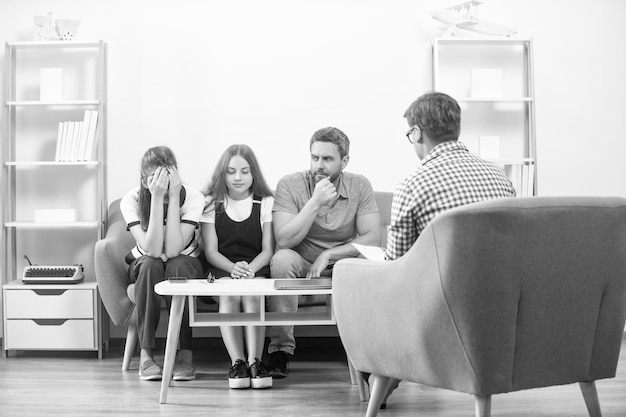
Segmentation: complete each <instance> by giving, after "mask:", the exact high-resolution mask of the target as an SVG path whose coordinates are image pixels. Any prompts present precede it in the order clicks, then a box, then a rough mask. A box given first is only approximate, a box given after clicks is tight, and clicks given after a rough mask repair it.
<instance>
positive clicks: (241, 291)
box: [154, 279, 365, 404]
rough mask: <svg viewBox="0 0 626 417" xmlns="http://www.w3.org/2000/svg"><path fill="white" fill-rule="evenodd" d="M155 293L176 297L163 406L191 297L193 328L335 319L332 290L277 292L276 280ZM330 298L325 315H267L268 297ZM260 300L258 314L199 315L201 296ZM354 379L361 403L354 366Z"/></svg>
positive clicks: (163, 288) (193, 284) (169, 287)
mask: <svg viewBox="0 0 626 417" xmlns="http://www.w3.org/2000/svg"><path fill="white" fill-rule="evenodd" d="M154 290H155V292H156V293H157V294H160V295H169V296H172V306H171V311H170V319H169V324H168V328H167V343H166V346H165V361H164V365H163V380H162V381H161V395H160V398H159V402H160V403H161V404H164V403H165V402H166V400H167V390H168V388H169V386H170V383H171V380H172V372H173V370H174V361H175V358H176V350H177V347H178V335H179V332H180V325H181V320H182V317H183V308H184V306H185V297H189V324H190V325H191V326H206V327H208V326H285V325H298V326H301V325H334V324H336V322H335V316H334V314H333V309H332V302H331V301H332V298H331V296H332V293H333V290H332V288H327V289H308V288H300V289H297V290H277V289H275V288H274V280H273V279H241V280H234V279H218V280H216V281H215V282H213V283H208V282H207V280H206V279H190V280H187V281H186V282H184V283H173V282H169V281H163V282H160V283H158V284H157V285H156V286H155V287H154ZM320 294H321V295H326V296H327V300H326V309H325V310H322V311H314V312H311V311H298V312H295V313H271V312H266V311H265V297H271V296H275V295H320ZM223 295H237V296H258V297H259V303H260V309H259V312H257V313H218V312H211V313H206V312H198V311H196V310H197V309H196V297H198V296H223ZM348 365H349V367H350V377H351V380H352V383H353V384H357V383H358V384H359V394H360V396H361V400H363V399H364V395H365V394H364V386H363V384H362V383H361V382H362V381H361V378H359V377H358V376H357V375H356V372H355V371H354V370H353V368H352V366H351V365H350V364H348Z"/></svg>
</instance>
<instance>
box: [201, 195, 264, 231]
mask: <svg viewBox="0 0 626 417" xmlns="http://www.w3.org/2000/svg"><path fill="white" fill-rule="evenodd" d="M210 198H211V197H207V199H210ZM224 206H225V208H226V214H227V215H228V217H230V218H231V220H233V221H236V222H242V221H244V220H246V219H247V218H248V217H250V214H252V195H250V196H248V197H246V198H244V199H243V200H233V199H232V198H230V197H228V196H226V198H225V200H224ZM273 206H274V197H271V196H268V197H263V198H262V199H261V228H263V223H267V222H271V221H272V207H273ZM200 223H213V224H215V204H214V203H213V202H211V204H210V205H209V206H208V207H207V208H206V209H205V210H204V212H203V213H202V216H201V217H200Z"/></svg>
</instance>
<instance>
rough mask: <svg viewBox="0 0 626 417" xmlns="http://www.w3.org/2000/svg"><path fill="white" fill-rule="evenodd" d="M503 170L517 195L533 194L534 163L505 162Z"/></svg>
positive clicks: (526, 195)
mask: <svg viewBox="0 0 626 417" xmlns="http://www.w3.org/2000/svg"><path fill="white" fill-rule="evenodd" d="M504 172H505V174H506V176H507V177H509V179H510V180H511V183H512V184H513V188H515V192H516V194H517V196H518V197H532V196H533V195H534V191H535V189H534V185H535V163H534V162H533V161H524V162H519V163H510V164H505V165H504Z"/></svg>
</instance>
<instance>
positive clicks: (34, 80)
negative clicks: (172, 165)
mask: <svg viewBox="0 0 626 417" xmlns="http://www.w3.org/2000/svg"><path fill="white" fill-rule="evenodd" d="M43 68H61V71H62V72H61V73H62V80H61V86H60V90H61V96H60V97H59V99H54V100H44V101H42V100H40V88H41V85H40V80H41V78H40V70H41V69H43ZM106 72H107V51H106V43H105V42H104V41H101V40H100V41H93V42H75V41H44V42H7V43H6V45H5V80H6V84H5V100H4V137H3V140H2V205H1V208H0V210H1V213H0V215H1V216H0V218H1V219H2V247H1V250H2V260H3V262H2V263H3V265H2V272H1V273H2V281H1V282H2V284H3V293H4V295H5V297H6V296H7V294H8V296H9V297H17V296H20V297H21V294H30V291H28V290H32V291H35V290H37V291H39V292H37V291H35V295H32V296H33V297H37V296H38V295H40V294H45V293H46V291H49V292H52V293H54V294H56V295H57V296H59V300H63V299H65V298H67V299H74V296H75V295H76V294H79V295H80V296H79V298H81V297H82V299H84V300H93V303H94V311H95V313H94V314H92V315H91V316H88V317H83V316H84V315H83V316H81V320H82V319H87V320H91V322H92V323H91V324H89V326H91V327H92V328H94V329H96V330H95V332H96V334H95V336H94V338H95V339H94V340H95V341H94V343H93V344H89V343H88V344H80V345H79V347H81V348H82V347H85V350H98V352H99V354H100V356H101V345H102V341H101V332H100V330H99V329H100V327H101V326H100V324H99V323H100V312H101V310H102V308H101V305H100V301H99V298H98V297H97V285H96V283H95V273H94V267H93V247H94V245H95V242H96V241H97V240H99V239H101V238H102V237H103V234H104V222H105V219H106V209H107V207H106V203H107V195H106V190H107V187H106V180H107V166H106V161H107V79H106V78H107V74H106ZM86 110H96V111H97V112H98V123H97V129H96V135H95V141H96V153H95V158H93V160H88V161H75V162H67V161H63V162H60V161H57V160H56V158H55V157H56V143H57V135H58V125H59V123H60V122H66V121H82V120H83V116H84V114H85V111H86ZM88 159H92V158H88ZM68 208H69V209H72V210H73V211H74V212H75V213H76V216H75V217H76V219H75V221H66V219H59V220H60V221H41V219H36V216H35V211H36V210H38V209H42V210H50V209H52V210H54V209H58V210H67V209H68ZM30 261H32V262H33V263H34V264H41V265H62V264H82V265H83V267H84V274H85V282H84V283H81V284H76V285H75V286H73V287H72V286H67V285H58V284H47V285H45V286H44V287H45V288H44V289H41V288H37V289H35V288H34V287H33V286H32V285H19V284H20V283H21V281H20V277H21V274H22V271H23V269H24V267H25V266H26V265H27V264H28V262H30ZM46 295H47V294H46ZM5 297H3V298H5ZM43 298H44V299H48V298H46V297H43ZM59 302H60V301H59ZM3 304H4V301H3ZM45 305H46V303H43V306H45ZM50 305H51V306H53V307H51V311H48V312H46V311H41V306H42V305H41V304H40V303H34V304H33V305H32V306H31V307H30V308H31V309H32V310H33V311H32V320H33V323H34V324H33V326H34V327H32V328H30V327H29V328H30V330H29V331H30V332H31V333H32V336H33V337H38V336H37V329H38V328H39V329H40V332H41V335H42V336H43V335H46V337H48V336H47V335H55V334H57V333H56V332H55V329H51V328H50V326H52V325H54V324H55V323H57V324H59V328H58V329H57V330H58V335H59V337H60V338H61V339H63V338H65V337H66V336H67V334H66V333H67V331H68V330H67V329H68V328H70V329H71V328H72V325H70V324H66V325H65V329H66V330H63V329H62V326H61V324H62V323H63V322H64V320H66V321H67V320H70V319H72V318H73V317H74V315H73V314H72V313H70V314H68V316H67V317H63V316H59V314H58V311H65V310H66V309H65V307H63V306H59V305H57V304H56V302H53V301H51V302H50ZM2 311H3V319H2V324H3V332H2V334H3V337H4V339H3V345H4V351H5V352H6V351H7V350H8V349H9V348H10V349H20V346H21V345H20V343H21V342H20V341H22V340H25V339H24V337H23V336H24V335H23V334H21V335H20V334H17V333H12V332H18V331H19V330H15V329H19V328H20V326H17V327H16V326H15V324H12V325H10V326H7V320H8V318H7V310H6V306H4V305H3V309H2ZM26 311H27V310H26ZM70 311H71V307H70ZM9 313H10V312H9ZM20 314H21V316H20V320H23V319H26V318H27V317H26V316H27V315H28V314H27V313H24V312H23V311H21V310H20ZM25 315H26V316H25ZM41 317H46V318H53V319H54V320H52V321H50V320H48V321H46V320H43V321H42V319H41ZM20 323H21V322H20ZM38 326H40V327H38ZM23 348H25V349H31V348H33V346H32V345H28V346H26V345H25V346H23ZM64 348H67V349H75V348H77V346H76V345H75V344H73V343H72V342H71V340H70V339H68V342H67V343H64V342H63V341H62V340H60V341H50V342H48V343H45V344H42V349H59V350H63V349H64Z"/></svg>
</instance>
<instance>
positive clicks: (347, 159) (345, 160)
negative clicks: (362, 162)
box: [341, 155, 350, 170]
mask: <svg viewBox="0 0 626 417" xmlns="http://www.w3.org/2000/svg"><path fill="white" fill-rule="evenodd" d="M348 162H350V155H346V156H344V157H343V158H341V169H342V170H344V169H346V165H348Z"/></svg>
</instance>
